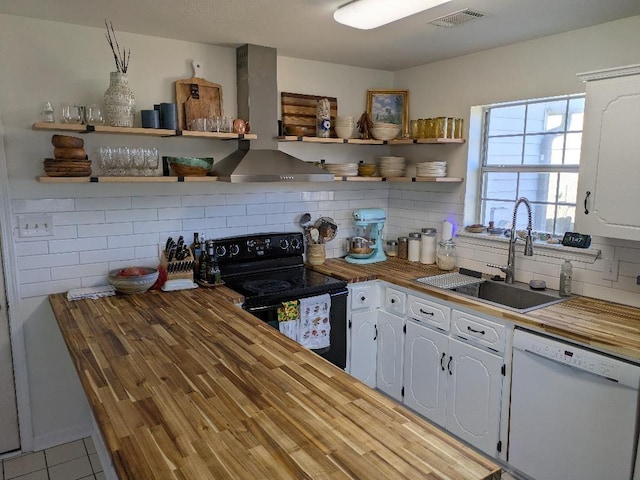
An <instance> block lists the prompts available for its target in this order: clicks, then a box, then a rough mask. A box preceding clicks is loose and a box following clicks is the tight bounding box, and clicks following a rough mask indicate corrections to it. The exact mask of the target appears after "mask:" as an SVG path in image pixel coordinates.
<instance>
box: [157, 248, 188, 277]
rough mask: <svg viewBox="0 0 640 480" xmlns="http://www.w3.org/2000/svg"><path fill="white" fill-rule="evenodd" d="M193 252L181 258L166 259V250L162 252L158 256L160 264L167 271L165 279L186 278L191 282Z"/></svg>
mask: <svg viewBox="0 0 640 480" xmlns="http://www.w3.org/2000/svg"><path fill="white" fill-rule="evenodd" d="M194 260H195V259H194V258H193V254H192V253H191V252H189V255H188V256H187V257H185V258H183V259H182V260H171V261H169V260H167V255H166V252H162V255H161V256H160V266H161V267H163V268H164V269H165V270H166V271H167V280H177V279H187V280H191V281H192V282H193V265H194Z"/></svg>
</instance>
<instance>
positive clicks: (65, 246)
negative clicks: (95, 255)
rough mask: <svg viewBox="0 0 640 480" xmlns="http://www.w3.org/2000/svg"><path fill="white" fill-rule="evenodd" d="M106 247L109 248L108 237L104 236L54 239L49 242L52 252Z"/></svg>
mask: <svg viewBox="0 0 640 480" xmlns="http://www.w3.org/2000/svg"><path fill="white" fill-rule="evenodd" d="M105 248H107V239H106V238H104V237H90V238H78V239H72V240H52V241H50V242H49V251H50V252H51V253H65V252H81V251H87V250H103V249H105Z"/></svg>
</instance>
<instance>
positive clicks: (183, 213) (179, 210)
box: [158, 207, 204, 220]
mask: <svg viewBox="0 0 640 480" xmlns="http://www.w3.org/2000/svg"><path fill="white" fill-rule="evenodd" d="M202 217H204V207H174V208H160V209H158V220H174V219H182V218H202Z"/></svg>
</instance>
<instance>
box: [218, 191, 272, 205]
mask: <svg viewBox="0 0 640 480" xmlns="http://www.w3.org/2000/svg"><path fill="white" fill-rule="evenodd" d="M265 202H266V195H265V194H264V193H238V194H235V193H230V194H228V195H227V205H248V204H251V203H265Z"/></svg>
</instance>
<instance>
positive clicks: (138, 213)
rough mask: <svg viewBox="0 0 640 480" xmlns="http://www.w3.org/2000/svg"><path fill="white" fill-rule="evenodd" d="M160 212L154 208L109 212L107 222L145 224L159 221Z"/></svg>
mask: <svg viewBox="0 0 640 480" xmlns="http://www.w3.org/2000/svg"><path fill="white" fill-rule="evenodd" d="M157 219H158V211H157V210H154V209H153V208H138V209H132V210H107V211H106V212H105V220H106V221H107V222H109V223H116V222H144V221H145V220H149V221H151V220H157Z"/></svg>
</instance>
